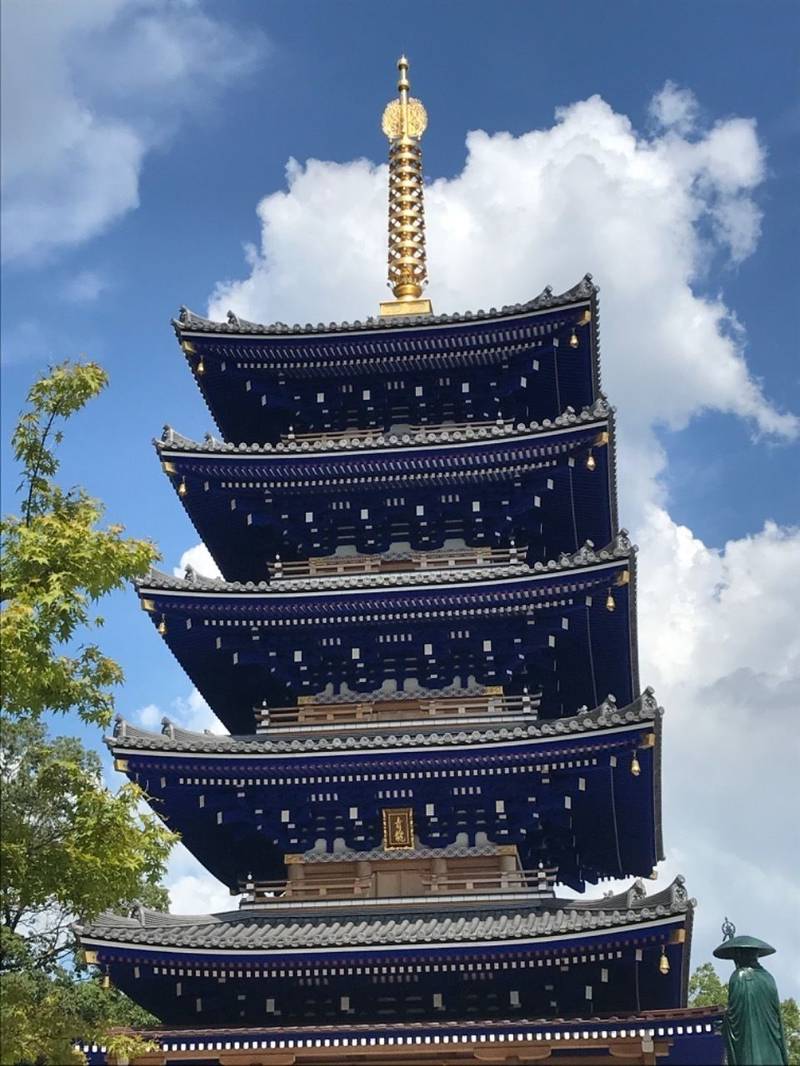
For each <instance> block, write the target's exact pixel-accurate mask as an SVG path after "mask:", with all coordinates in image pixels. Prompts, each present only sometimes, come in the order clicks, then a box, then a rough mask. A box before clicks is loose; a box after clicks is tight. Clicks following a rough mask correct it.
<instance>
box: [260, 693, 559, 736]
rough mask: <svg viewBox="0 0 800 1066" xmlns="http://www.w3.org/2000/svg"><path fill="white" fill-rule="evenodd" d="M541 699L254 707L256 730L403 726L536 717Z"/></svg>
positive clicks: (488, 695)
mask: <svg viewBox="0 0 800 1066" xmlns="http://www.w3.org/2000/svg"><path fill="white" fill-rule="evenodd" d="M540 699H541V696H540V694H539V693H535V694H533V695H530V694H527V693H526V694H523V695H521V696H504V695H503V694H502V693H501V692H497V693H491V692H490V693H485V694H483V695H481V696H442V697H439V698H434V697H430V698H425V699H404V700H372V701H369V702H367V701H365V702H364V703H298V705H297V706H296V707H257V708H256V710H255V714H256V722H257V728H258V731H259V732H262V731H264V730H266V729H269V728H270V727H282V726H292V725H347V724H350V723H351V724H353V725H356V724H360V723H364V722H373V723H374V722H404V721H408V720H410V719H439V718H442V719H448V720H449V719H458V718H469V717H472V716H476V717H477V716H481V715H501V714H502V715H530V716H531V717H533V718H535V717H536V716H537V714H538V710H539V703H540Z"/></svg>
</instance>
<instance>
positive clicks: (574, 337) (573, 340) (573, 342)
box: [569, 329, 580, 348]
mask: <svg viewBox="0 0 800 1066" xmlns="http://www.w3.org/2000/svg"><path fill="white" fill-rule="evenodd" d="M579 344H580V341H579V340H578V334H577V333H576V332H575V330H574V329H573V331H572V334H571V336H570V338H569V346H570V348H577V347H578V345H579Z"/></svg>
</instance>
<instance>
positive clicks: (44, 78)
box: [0, 0, 263, 261]
mask: <svg viewBox="0 0 800 1066" xmlns="http://www.w3.org/2000/svg"><path fill="white" fill-rule="evenodd" d="M0 12H2V22H3V27H2V29H3V32H2V66H3V92H2V135H3V152H2V187H3V238H4V239H3V256H4V258H6V259H8V260H17V261H31V260H37V259H40V258H41V257H43V256H46V255H47V254H49V253H51V252H53V251H54V250H55V249H58V248H64V247H67V246H69V245H74V244H78V243H80V242H82V241H85V240H87V239H89V238H90V237H93V236H95V235H96V234H98V233H102V232H103V231H104V230H105V229H107V227H108V226H109V225H111V223H113V222H114V221H116V220H117V219H118V218H120V217H121V216H122V215H124V214H125V213H126V212H128V211H130V210H131V209H133V208H135V207H136V206H137V205H138V203H139V177H140V172H141V168H142V164H143V161H144V159H145V156H146V155H147V153H148V152H149V151H150V150H151V149H152V148H153V147H155V146H156V145H158V144H160V143H163V141H164V139H165V138H167V137H168V136H170V134H171V133H172V132H173V131H174V129H175V128H176V125H177V123H178V122H179V121H180V120H181V119H182V118H183V117H184V116H185V115H186V114H187V112H190V111H193V110H196V109H197V108H198V107H199V106H202V105H204V104H205V103H207V102H208V101H209V100H210V99H211V98H212V97H213V95H214V93H215V92H217V91H218V90H219V88H220V87H222V86H224V85H226V84H228V83H229V82H230V81H231V80H232V79H233V78H235V77H237V76H238V75H239V74H241V73H242V72H243V71H245V70H247V69H249V68H250V67H251V66H252V65H253V63H254V62H255V60H256V57H257V55H258V53H259V51H260V49H261V48H262V47H263V42H261V41H260V40H259V38H258V36H257V35H253V34H248V36H247V38H244V37H243V36H241V35H239V34H237V33H235V32H234V31H233V30H232V29H231V28H230V27H229V26H228V25H226V23H225V22H224V21H221V20H219V19H215V18H211V17H210V16H209V15H207V14H205V13H204V11H203V10H202V7H201V6H200V5H199V4H193V3H188V4H187V3H183V2H181V0H103V2H102V3H97V2H96V0H70V3H66V4H65V3H61V2H60V0H38V2H37V3H35V4H31V3H28V2H27V0H4V2H3V3H2V4H1V5H0ZM198 71H201V72H202V76H198V73H197V72H198Z"/></svg>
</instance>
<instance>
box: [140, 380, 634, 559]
mask: <svg viewBox="0 0 800 1066" xmlns="http://www.w3.org/2000/svg"><path fill="white" fill-rule="evenodd" d="M164 438H165V439H164V440H163V441H162V442H159V443H158V444H157V445H156V447H157V449H158V452H159V456H160V458H161V461H162V466H163V469H164V470H165V471H166V473H167V476H168V477H169V479H170V481H171V483H172V485H173V487H174V488H175V490H176V492H177V495H178V498H179V499H180V500H181V502H182V504H183V506H184V507H185V508H186V511H187V513H188V515H189V517H190V518H191V520H192V522H193V524H194V526H195V528H196V529H197V532H198V533H199V535H200V537H201V538H202V540H203V542H204V543H205V544H206V546H207V547H208V549H209V550H210V552H211V554H212V556H213V557H214V559H215V560H216V562H217V564H218V565H219V567H220V569H221V570H222V572H223V574H224V575H225V576H226V577H227V578H229V579H239V580H247V579H248V578H249V579H256V580H257V579H258V578H260V577H263V576H264V575H265V564H268V563H269V562H271V561H272V560H273V559H275V557H276V556H280V559H281V560H282V561H283V562H284V563H285V562H287V561H288V562H293V561H300V560H306V559H314V558H319V557H326V556H333V555H342V553H347V552H359V553H362V554H365V555H372V556H374V557H376V558H377V557H379V556H380V555H386V554H387V553H390V552H391V551H392V548H393V545H395V544H396V543H397V542H405V543H407V544H408V546H409V548H410V549H412V550H418V551H420V552H430V551H431V550H436V549H442V550H444V549H445V547H446V545H452V544H454V543H458V542H459V541H460V542H461V543H462V544H463V545H465V546H471V547H477V548H485V547H509V546H510V545H513V544H517V545H520V546H521V555H522V557H523V558H527V559H528V560H529V561H534V560H537V559H538V560H543V559H548V558H551V557H552V556H554V555H555V554H557V553H558V552H561V551H575V550H576V549H577V548H578V547H579V546H580V545H581V544H582V543H583V542H584V541H586V540H592V541H594V543H596V544H605V543H607V542H608V541H609V540H610V539H611V537H612V536H613V533H614V531H615V529H616V528H617V513H616V462H615V443H614V432H613V417H612V413H611V411H610V409H609V407H608V405H607V404H606V403H605V401H604V400H598V401H597V402H596V403H595V404H594V405H592V407H591V408H585V409H584V410H583V411H581V412H580V414H575V413H574V412H572V411H567V412H565V413H564V414H563V415H561V416H559V417H558V418H557V419H555V420H554V421H553V422H551V421H550V420H549V419H548V420H547V424H546V425H545V424H542V425H540V424H538V423H533V424H532V425H531V426H526V425H524V424H522V423H520V424H519V425H517V426H513V425H510V424H506V425H504V426H503V427H501V426H498V425H496V424H492V425H490V426H487V427H473V426H462V427H449V428H448V427H442V428H441V429H439V430H433V429H431V430H429V431H428V430H425V431H419V432H409V433H399V434H390V435H372V434H367V435H364V436H360V437H342V438H333V439H326V440H322V439H317V440H315V441H313V442H311V441H297V440H291V441H287V442H283V443H279V444H278V445H276V446H273V445H249V446H248V445H240V446H234V445H229V444H223V443H222V442H219V441H215V440H211V441H207V442H205V443H202V444H198V443H195V442H192V441H189V440H187V439H186V438H183V437H180V436H178V435H176V434H175V433H174V431H172V430H167V431H165V434H164ZM343 445H344V446H345V447H342V446H343ZM348 448H350V449H351V450H347V449H348ZM341 561H342V560H340V562H341ZM421 563H422V565H423V566H427V563H426V562H425V559H424V557H423V558H422V559H421ZM451 565H453V564H451ZM455 565H458V564H455Z"/></svg>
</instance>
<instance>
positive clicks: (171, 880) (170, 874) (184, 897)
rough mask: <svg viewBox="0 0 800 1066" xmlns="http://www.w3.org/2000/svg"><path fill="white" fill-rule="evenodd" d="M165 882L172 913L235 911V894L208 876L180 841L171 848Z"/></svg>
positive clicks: (214, 878)
mask: <svg viewBox="0 0 800 1066" xmlns="http://www.w3.org/2000/svg"><path fill="white" fill-rule="evenodd" d="M165 884H166V886H167V889H168V890H169V898H170V911H172V913H174V914H215V913H218V912H219V911H231V910H235V909H236V907H237V906H238V902H237V901H238V897H237V896H231V894H230V892H229V891H228V889H227V888H226V887H225V885H223V884H222V882H221V881H218V880H217V879H216V877H212V876H211V874H209V873H208V872H207V871H206V870H205V869H204V868H203V867H202V866H201V865H200V863H199V862H198V861H197V859H195V858H194V856H193V855H192V854H191V852H189V851H188V850H187V849H186V848H185V847H184V846H183V844H178V845H177V846H176V847H174V848H173V849H172V854H171V855H170V858H169V867H168V869H167V876H166V878H165Z"/></svg>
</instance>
